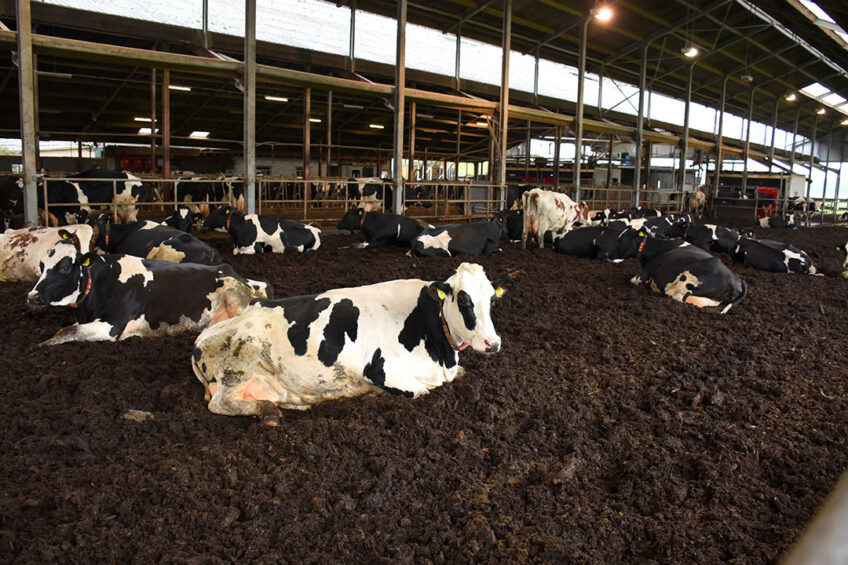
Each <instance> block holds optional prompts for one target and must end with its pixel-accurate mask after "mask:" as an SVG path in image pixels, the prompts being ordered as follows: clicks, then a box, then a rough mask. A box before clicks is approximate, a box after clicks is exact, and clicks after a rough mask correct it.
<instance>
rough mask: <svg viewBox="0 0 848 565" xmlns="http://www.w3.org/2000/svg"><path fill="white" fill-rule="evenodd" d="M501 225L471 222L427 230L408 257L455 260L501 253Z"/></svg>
mask: <svg viewBox="0 0 848 565" xmlns="http://www.w3.org/2000/svg"><path fill="white" fill-rule="evenodd" d="M500 241H501V225H500V224H497V223H495V222H471V223H470V224H451V225H447V226H441V227H438V228H427V229H426V230H424V231H423V232H421V233H420V234H418V235H417V236H416V237H415V239H413V240H412V243H410V244H409V253H408V255H418V256H420V257H453V256H455V255H462V254H469V255H489V254H491V253H497V252H498V251H500V250H501V246H500Z"/></svg>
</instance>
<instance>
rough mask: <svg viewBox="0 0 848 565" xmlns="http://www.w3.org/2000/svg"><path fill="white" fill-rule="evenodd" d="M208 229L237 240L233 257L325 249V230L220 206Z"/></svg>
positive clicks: (205, 223) (207, 220)
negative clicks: (322, 247)
mask: <svg viewBox="0 0 848 565" xmlns="http://www.w3.org/2000/svg"><path fill="white" fill-rule="evenodd" d="M203 227H204V228H205V229H215V230H221V231H226V232H227V233H229V234H230V237H232V238H233V245H234V247H233V255H238V254H240V253H242V254H245V255H253V254H254V253H291V252H298V253H303V252H304V251H312V250H315V249H318V248H319V247H321V230H320V229H318V228H316V227H315V226H307V225H304V224H302V223H300V222H297V221H295V220H281V219H279V218H275V217H273V216H264V215H260V214H247V215H245V214H242V213H241V212H237V211H235V210H234V209H233V208H232V207H231V206H220V207H218V208H216V209H215V210H213V211H212V212H211V213H210V214H209V216H208V217H207V218H206V219H205V220H204V221H203Z"/></svg>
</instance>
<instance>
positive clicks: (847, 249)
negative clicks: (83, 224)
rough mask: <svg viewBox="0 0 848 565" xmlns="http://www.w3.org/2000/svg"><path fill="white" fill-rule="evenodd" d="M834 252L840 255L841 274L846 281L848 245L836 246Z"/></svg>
mask: <svg viewBox="0 0 848 565" xmlns="http://www.w3.org/2000/svg"><path fill="white" fill-rule="evenodd" d="M836 250H837V251H839V252H841V253H842V273H841V276H842V277H843V278H846V279H848V243H846V244H845V245H837V246H836Z"/></svg>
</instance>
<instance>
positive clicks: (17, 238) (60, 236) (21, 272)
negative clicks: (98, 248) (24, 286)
mask: <svg viewBox="0 0 848 565" xmlns="http://www.w3.org/2000/svg"><path fill="white" fill-rule="evenodd" d="M72 237H76V238H77V241H78V242H80V245H81V246H82V249H85V250H86V251H90V250H91V249H92V247H93V246H94V241H93V240H94V230H93V229H92V227H91V226H89V225H87V224H76V225H73V226H66V227H64V228H51V227H35V228H23V229H19V230H7V231H6V232H4V233H3V234H0V281H3V282H9V281H36V280H38V277H40V276H41V271H42V270H43V265H42V264H41V262H42V259H44V257H45V256H46V255H47V253H48V252H49V251H50V250H51V249H53V246H54V245H56V244H57V243H59V242H60V241H62V240H65V239H71V238H72Z"/></svg>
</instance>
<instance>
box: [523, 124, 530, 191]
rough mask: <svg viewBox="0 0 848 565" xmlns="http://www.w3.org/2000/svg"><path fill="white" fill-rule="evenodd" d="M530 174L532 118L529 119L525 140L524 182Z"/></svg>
mask: <svg viewBox="0 0 848 565" xmlns="http://www.w3.org/2000/svg"><path fill="white" fill-rule="evenodd" d="M529 176H530V120H527V138H526V139H525V141H524V182H527V178H528V177H529Z"/></svg>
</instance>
